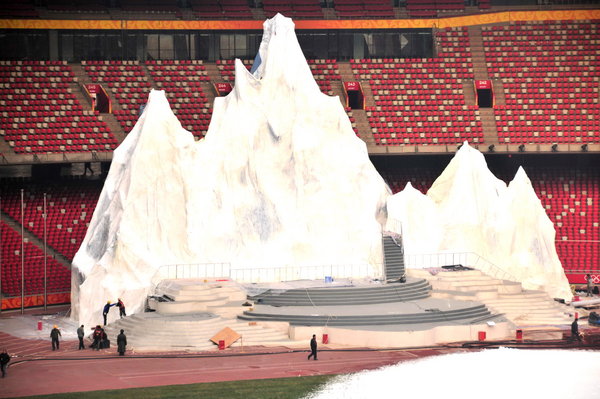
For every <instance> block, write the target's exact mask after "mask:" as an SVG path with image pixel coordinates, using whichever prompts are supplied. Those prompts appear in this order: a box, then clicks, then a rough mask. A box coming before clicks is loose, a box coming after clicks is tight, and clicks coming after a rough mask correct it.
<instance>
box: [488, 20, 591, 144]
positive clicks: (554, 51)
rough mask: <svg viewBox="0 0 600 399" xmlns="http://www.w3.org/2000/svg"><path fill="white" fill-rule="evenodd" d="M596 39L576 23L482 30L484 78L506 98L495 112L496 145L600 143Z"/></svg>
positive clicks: (586, 27)
mask: <svg viewBox="0 0 600 399" xmlns="http://www.w3.org/2000/svg"><path fill="white" fill-rule="evenodd" d="M599 33H600V32H598V29H597V24H593V23H589V22H577V21H562V22H561V21H558V22H547V23H539V22H535V23H515V24H511V25H507V26H491V27H484V28H483V31H482V34H483V41H484V50H485V57H486V63H487V66H488V72H489V75H490V77H492V78H495V79H500V80H501V81H502V84H503V85H504V92H505V97H506V105H496V106H495V118H496V125H497V128H498V139H499V141H500V142H505V143H517V144H521V143H598V142H600V136H599V135H598V134H597V132H598V131H599V130H600V105H599V97H600V87H599V85H600V81H599V79H598V77H599V76H600V69H599V67H598V53H599V51H600V42H598V40H597V37H598V34H599Z"/></svg>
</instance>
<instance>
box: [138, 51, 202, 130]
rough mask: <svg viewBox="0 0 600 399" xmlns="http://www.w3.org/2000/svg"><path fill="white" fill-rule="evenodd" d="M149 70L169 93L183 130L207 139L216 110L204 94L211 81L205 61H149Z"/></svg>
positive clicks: (157, 82)
mask: <svg viewBox="0 0 600 399" xmlns="http://www.w3.org/2000/svg"><path fill="white" fill-rule="evenodd" d="M146 67H147V68H148V71H149V72H150V75H151V76H152V79H154V81H155V82H156V84H157V85H158V88H159V89H161V90H165V91H166V94H167V98H168V99H169V103H170V105H171V108H172V109H173V112H174V113H175V115H176V116H177V118H178V119H179V121H180V122H181V124H182V126H183V127H184V128H185V129H187V130H189V131H190V132H192V133H193V134H194V136H196V137H204V135H205V134H206V131H207V130H208V124H209V123H210V116H211V114H212V109H211V108H210V105H209V103H208V101H207V99H206V95H205V94H204V91H203V90H202V85H201V83H202V82H208V81H209V78H208V75H207V74H206V69H205V68H204V64H203V63H202V61H201V60H193V61H190V60H188V61H172V60H165V61H147V62H146Z"/></svg>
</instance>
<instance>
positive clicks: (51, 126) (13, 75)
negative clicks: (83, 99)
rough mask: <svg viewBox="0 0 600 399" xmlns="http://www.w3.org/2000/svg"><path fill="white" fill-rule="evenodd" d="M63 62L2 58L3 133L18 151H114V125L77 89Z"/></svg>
mask: <svg viewBox="0 0 600 399" xmlns="http://www.w3.org/2000/svg"><path fill="white" fill-rule="evenodd" d="M72 83H74V80H73V72H72V71H71V68H70V67H69V66H68V65H67V64H66V62H63V61H0V112H1V113H2V118H1V119H0V135H1V136H3V138H4V140H5V141H6V142H8V144H9V145H10V146H11V147H12V148H13V149H14V151H15V152H16V153H18V154H19V153H33V154H41V153H52V152H87V151H112V150H113V149H114V148H116V145H117V141H116V140H115V138H114V136H113V134H112V133H111V132H110V130H109V128H108V126H107V125H106V124H105V123H104V122H103V121H101V120H99V119H98V117H97V116H96V115H94V113H93V112H91V111H84V110H83V108H82V107H81V105H80V104H79V102H78V101H77V99H76V98H75V96H74V95H73V94H72V93H71V89H70V87H69V86H70V84H72Z"/></svg>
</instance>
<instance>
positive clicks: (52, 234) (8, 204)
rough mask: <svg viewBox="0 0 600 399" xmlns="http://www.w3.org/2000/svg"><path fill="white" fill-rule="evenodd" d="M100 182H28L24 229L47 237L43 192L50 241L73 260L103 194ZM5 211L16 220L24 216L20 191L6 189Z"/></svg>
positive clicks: (41, 236) (3, 200)
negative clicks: (45, 233)
mask: <svg viewBox="0 0 600 399" xmlns="http://www.w3.org/2000/svg"><path fill="white" fill-rule="evenodd" d="M100 184H101V183H97V182H95V181H91V182H87V181H76V182H61V183H60V184H33V183H30V184H27V186H26V190H25V200H24V203H25V212H24V218H25V226H24V227H25V228H26V229H27V230H28V231H30V232H31V233H33V234H34V235H35V236H37V237H38V238H40V239H43V237H44V222H43V217H42V215H43V211H44V208H43V206H44V202H43V201H44V193H46V207H47V211H48V219H47V223H46V229H47V243H48V246H50V247H52V248H53V249H54V250H56V251H57V252H59V253H61V254H62V255H64V256H65V257H66V258H68V259H73V256H74V255H75V252H77V250H78V249H79V246H80V245H81V242H82V241H83V237H84V236H85V233H86V230H87V227H88V223H89V221H90V220H91V218H92V214H93V212H94V209H95V207H96V202H97V201H98V197H99V195H100V189H101V186H100ZM2 211H3V212H5V213H6V214H8V215H9V216H10V217H12V218H13V219H14V220H17V221H20V219H21V197H20V191H19V192H17V190H12V191H10V190H5V193H4V194H3V197H2Z"/></svg>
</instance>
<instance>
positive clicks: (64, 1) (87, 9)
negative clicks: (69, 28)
mask: <svg viewBox="0 0 600 399" xmlns="http://www.w3.org/2000/svg"><path fill="white" fill-rule="evenodd" d="M46 8H47V9H48V11H49V12H52V13H68V14H91V13H101V14H106V13H108V9H107V8H106V5H105V3H104V1H102V0H46Z"/></svg>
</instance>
